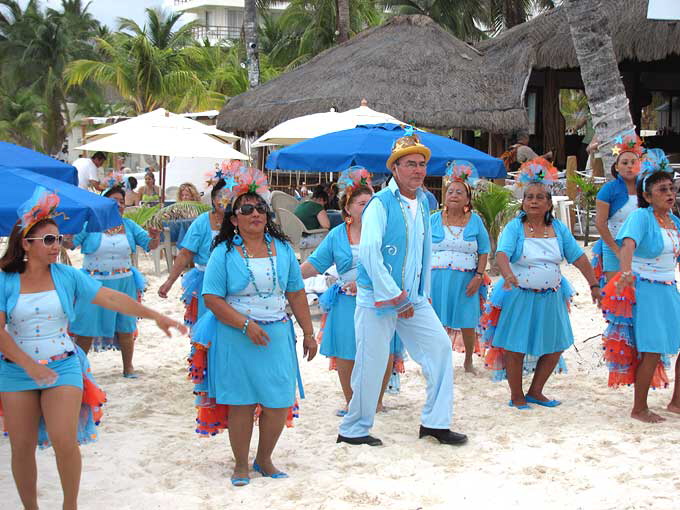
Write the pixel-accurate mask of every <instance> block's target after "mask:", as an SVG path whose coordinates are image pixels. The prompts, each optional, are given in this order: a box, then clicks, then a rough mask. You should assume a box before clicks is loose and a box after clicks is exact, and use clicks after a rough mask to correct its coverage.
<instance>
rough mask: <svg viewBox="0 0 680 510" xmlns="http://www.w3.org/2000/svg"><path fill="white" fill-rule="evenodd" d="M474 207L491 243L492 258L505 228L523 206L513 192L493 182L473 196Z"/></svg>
mask: <svg viewBox="0 0 680 510" xmlns="http://www.w3.org/2000/svg"><path fill="white" fill-rule="evenodd" d="M472 206H473V207H474V209H475V211H476V212H477V214H479V215H480V216H481V218H482V221H483V222H484V226H485V227H486V230H487V232H489V239H490V241H491V254H490V255H491V257H492V258H495V256H496V245H497V243H498V237H499V236H500V233H501V230H503V227H504V226H505V225H506V224H507V223H508V221H510V220H511V219H512V218H514V217H515V216H516V215H517V212H518V211H519V209H520V206H521V204H520V203H519V202H517V201H516V200H515V199H514V198H513V196H512V192H511V191H510V190H508V189H505V188H503V187H502V186H498V185H497V184H494V183H492V182H488V183H486V185H485V186H484V187H480V188H479V189H478V190H476V191H475V192H474V194H473V196H472Z"/></svg>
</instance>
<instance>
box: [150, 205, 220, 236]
mask: <svg viewBox="0 0 680 510" xmlns="http://www.w3.org/2000/svg"><path fill="white" fill-rule="evenodd" d="M210 210H212V207H211V206H209V205H207V204H203V203H201V202H176V203H174V204H172V205H168V206H166V207H163V208H162V209H158V210H157V211H156V212H155V213H154V215H153V216H152V217H151V218H150V219H149V220H148V221H147V222H146V227H147V228H149V227H150V228H155V229H159V230H160V229H161V228H163V222H164V221H172V220H183V219H190V218H195V217H196V216H198V215H199V214H203V213H204V212H208V211H210Z"/></svg>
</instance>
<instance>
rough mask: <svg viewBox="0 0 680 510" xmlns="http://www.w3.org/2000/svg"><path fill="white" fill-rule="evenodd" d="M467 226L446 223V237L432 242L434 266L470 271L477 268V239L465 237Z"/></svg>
mask: <svg viewBox="0 0 680 510" xmlns="http://www.w3.org/2000/svg"><path fill="white" fill-rule="evenodd" d="M464 231H465V227H453V226H446V225H444V239H443V240H442V241H441V242H440V243H432V268H433V269H457V270H461V269H462V270H466V271H470V270H472V269H476V268H477V239H473V240H472V241H466V240H465V239H463V232H464Z"/></svg>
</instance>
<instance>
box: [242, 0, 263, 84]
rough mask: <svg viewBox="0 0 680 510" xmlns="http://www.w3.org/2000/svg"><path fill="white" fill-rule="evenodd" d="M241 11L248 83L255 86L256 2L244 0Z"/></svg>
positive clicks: (257, 63)
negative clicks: (242, 11)
mask: <svg viewBox="0 0 680 510" xmlns="http://www.w3.org/2000/svg"><path fill="white" fill-rule="evenodd" d="M244 7H245V9H244V13H243V32H244V34H245V40H246V63H247V66H248V84H249V85H250V88H251V89H252V88H255V87H257V86H258V85H259V84H260V60H259V52H258V47H257V4H256V1H255V0H245V5H244Z"/></svg>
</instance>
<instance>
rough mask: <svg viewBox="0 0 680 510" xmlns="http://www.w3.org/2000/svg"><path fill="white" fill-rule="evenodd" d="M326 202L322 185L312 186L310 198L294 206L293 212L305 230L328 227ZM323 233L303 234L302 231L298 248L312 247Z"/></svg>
mask: <svg viewBox="0 0 680 510" xmlns="http://www.w3.org/2000/svg"><path fill="white" fill-rule="evenodd" d="M327 203H328V193H326V191H325V190H324V189H323V186H317V187H315V188H314V192H313V193H312V198H311V199H310V200H307V201H306V202H302V203H301V204H300V205H298V206H297V207H296V208H295V211H294V214H295V216H297V217H298V218H300V221H302V223H303V224H304V226H305V228H306V229H307V230H315V229H318V228H325V229H328V228H330V226H331V222H330V220H329V219H328V214H326V204H327ZM324 236H325V233H323V234H312V235H305V233H304V232H303V234H302V240H301V241H300V248H312V247H315V246H317V245H318V244H319V243H320V242H321V240H322V239H323V238H324Z"/></svg>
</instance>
